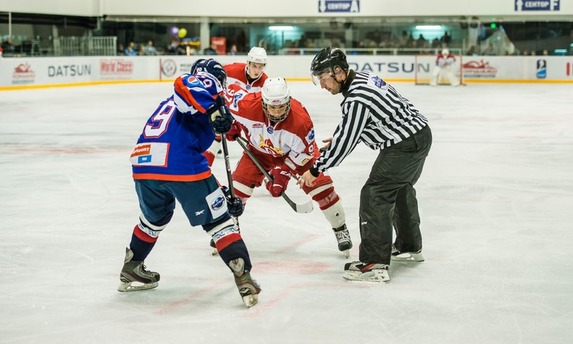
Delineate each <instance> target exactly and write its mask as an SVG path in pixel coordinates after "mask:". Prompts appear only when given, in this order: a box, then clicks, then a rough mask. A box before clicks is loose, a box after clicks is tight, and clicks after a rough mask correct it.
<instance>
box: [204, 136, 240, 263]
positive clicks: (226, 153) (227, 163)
mask: <svg viewBox="0 0 573 344" xmlns="http://www.w3.org/2000/svg"><path fill="white" fill-rule="evenodd" d="M221 144H222V146H223V147H222V148H223V158H224V159H225V169H226V170H227V182H228V184H229V193H230V194H231V199H235V198H236V197H235V189H234V187H233V176H232V174H231V162H230V161H229V148H228V146H227V139H226V138H225V134H223V135H221ZM233 222H234V223H235V225H236V226H237V228H240V226H239V218H238V217H234V216H233ZM209 244H210V245H211V247H212V248H213V252H211V254H212V255H213V256H216V255H217V254H218V253H219V252H218V251H217V247H216V246H215V240H213V239H211V242H210V243H209Z"/></svg>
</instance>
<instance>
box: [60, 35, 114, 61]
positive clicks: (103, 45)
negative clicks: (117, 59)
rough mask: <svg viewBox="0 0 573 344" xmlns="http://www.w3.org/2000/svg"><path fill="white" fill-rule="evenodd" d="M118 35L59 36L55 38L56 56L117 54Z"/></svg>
mask: <svg viewBox="0 0 573 344" xmlns="http://www.w3.org/2000/svg"><path fill="white" fill-rule="evenodd" d="M116 47H117V37H115V36H109V37H75V36H70V37H58V38H55V39H54V55H55V56H115V55H116V52H117V48H116Z"/></svg>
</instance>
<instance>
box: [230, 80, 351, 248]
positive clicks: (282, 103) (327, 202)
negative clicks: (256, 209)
mask: <svg viewBox="0 0 573 344" xmlns="http://www.w3.org/2000/svg"><path fill="white" fill-rule="evenodd" d="M226 101H227V105H228V106H229V109H230V110H231V112H232V113H233V116H234V118H235V121H234V122H233V126H232V129H231V130H230V131H229V133H227V135H226V137H227V139H228V140H230V141H234V140H236V139H237V137H238V136H241V133H243V134H244V138H245V139H246V142H248V144H247V145H246V147H247V148H248V150H249V151H250V153H252V155H253V156H254V158H255V159H256V160H257V161H258V163H259V164H260V165H261V167H262V168H263V169H264V170H266V171H268V172H269V174H270V175H271V176H272V177H273V180H272V181H267V182H266V183H265V186H266V188H267V190H268V191H269V193H270V194H271V195H272V196H273V197H280V196H281V195H282V193H283V192H284V191H285V190H286V188H287V185H288V183H289V180H290V179H291V175H292V176H297V175H301V174H302V173H304V172H305V171H306V170H308V169H309V168H310V167H311V166H312V164H313V163H314V161H315V159H316V157H318V156H319V155H320V153H319V151H318V146H317V144H316V142H315V139H314V124H313V122H312V119H311V118H310V115H309V113H308V111H307V110H306V108H305V107H304V106H303V105H302V104H301V103H300V102H299V101H298V100H296V99H294V98H292V97H291V95H290V89H289V87H288V85H287V83H286V81H285V79H283V78H269V79H267V80H266V81H265V83H264V85H263V88H262V90H261V92H256V93H247V92H245V91H244V90H243V89H241V88H240V87H238V85H230V86H229V88H228V89H227V95H226ZM256 165H257V163H256V162H254V161H253V159H251V158H250V157H249V155H248V154H247V153H246V152H245V153H243V156H242V157H241V159H240V160H239V162H238V163H237V167H236V168H235V170H234V171H233V182H234V188H235V195H236V196H238V197H240V198H241V199H242V200H243V202H244V203H246V202H247V200H248V199H249V198H250V197H251V196H252V194H253V191H254V189H255V188H256V187H260V186H261V185H263V179H264V178H265V176H264V174H263V173H262V172H261V171H260V170H259V168H258V167H257V166H256ZM303 191H304V192H305V193H306V194H307V195H309V196H310V197H311V198H312V200H313V201H315V202H316V203H317V204H318V206H319V208H320V210H321V211H322V213H323V215H324V217H325V218H326V220H327V221H328V222H329V223H330V228H332V232H333V234H334V236H335V238H336V240H337V244H338V250H339V251H341V252H342V253H343V254H344V255H345V256H346V257H348V256H349V255H350V249H351V248H352V240H351V238H350V233H349V232H348V229H347V227H346V216H345V213H344V208H343V207H342V203H341V201H340V197H339V195H338V193H336V191H335V189H334V183H333V181H332V178H331V177H330V176H329V175H326V174H324V173H320V174H319V175H318V178H317V179H316V183H315V184H314V185H312V186H308V187H307V186H304V187H303Z"/></svg>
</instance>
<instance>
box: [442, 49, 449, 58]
mask: <svg viewBox="0 0 573 344" xmlns="http://www.w3.org/2000/svg"><path fill="white" fill-rule="evenodd" d="M449 54H450V51H449V50H448V49H445V48H444V49H443V50H442V55H444V56H448V55H449Z"/></svg>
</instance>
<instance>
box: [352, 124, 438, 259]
mask: <svg viewBox="0 0 573 344" xmlns="http://www.w3.org/2000/svg"><path fill="white" fill-rule="evenodd" d="M431 146H432V132H431V130H430V127H429V126H426V127H425V128H424V129H422V130H420V131H419V132H417V133H416V134H414V135H413V136H411V137H409V138H408V139H406V140H404V141H402V142H400V143H398V144H396V145H393V146H391V147H388V148H385V149H382V150H381V151H380V153H379V154H378V158H376V161H375V162H374V165H373V166H372V170H371V171H370V176H369V177H368V180H367V181H366V184H365V185H364V186H363V187H362V191H361V193H360V212H359V215H360V237H361V243H360V253H359V259H360V261H361V262H363V263H382V264H390V258H391V253H392V237H393V229H395V230H396V241H395V245H396V248H397V249H398V250H399V251H401V252H416V251H418V250H421V249H422V234H421V233H420V214H419V213H418V201H417V199H416V190H415V189H414V184H416V182H417V181H418V178H420V175H421V174H422V169H423V167H424V162H425V160H426V156H428V153H429V151H430V147H431Z"/></svg>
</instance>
